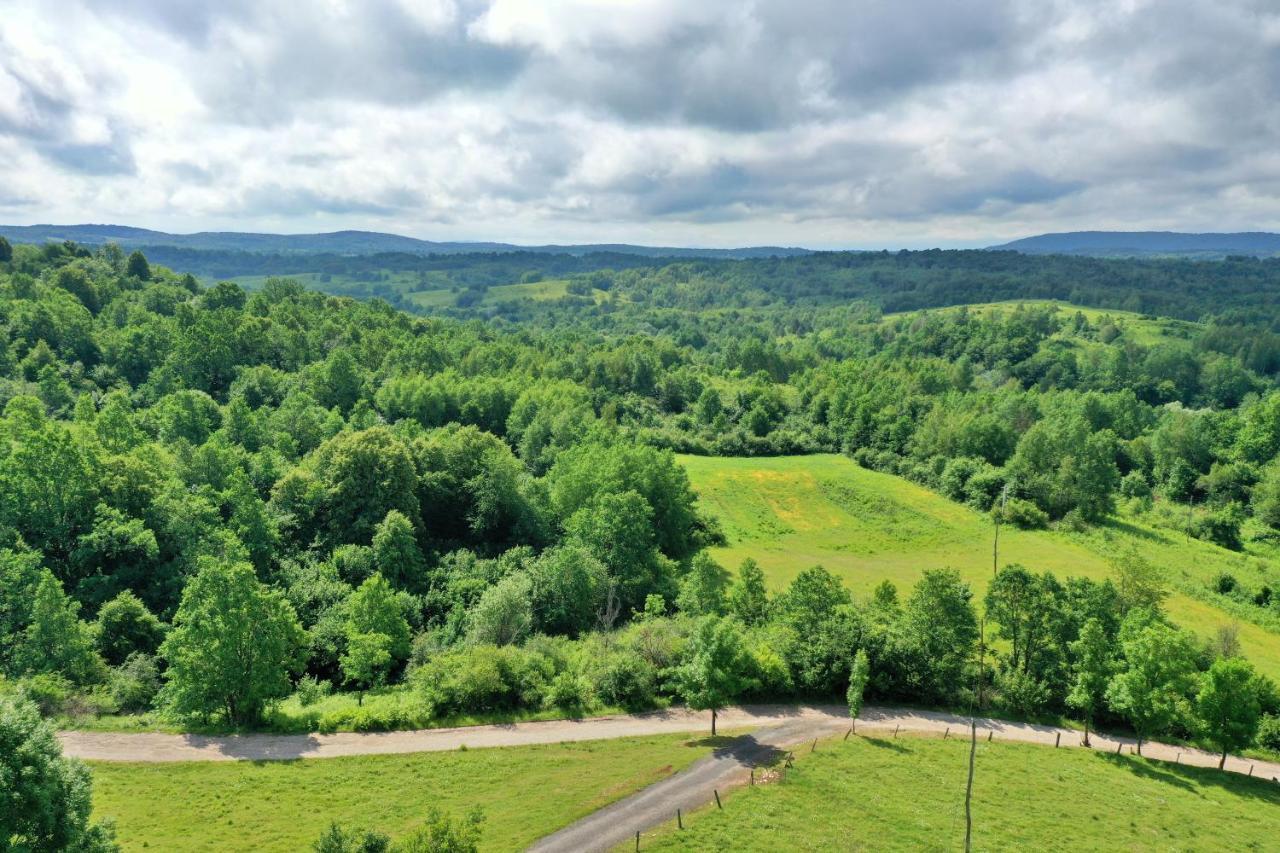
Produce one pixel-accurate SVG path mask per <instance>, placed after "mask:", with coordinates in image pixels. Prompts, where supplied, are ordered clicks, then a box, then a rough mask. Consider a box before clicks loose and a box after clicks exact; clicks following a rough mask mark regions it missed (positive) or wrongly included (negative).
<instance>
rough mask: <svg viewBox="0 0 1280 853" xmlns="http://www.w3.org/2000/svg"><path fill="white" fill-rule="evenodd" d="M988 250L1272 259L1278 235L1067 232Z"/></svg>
mask: <svg viewBox="0 0 1280 853" xmlns="http://www.w3.org/2000/svg"><path fill="white" fill-rule="evenodd" d="M990 248H992V249H1008V250H1013V251H1015V252H1023V253H1025V254H1028V255H1088V256H1091V257H1142V256H1150V255H1176V256H1179V257H1204V258H1223V257H1227V256H1229V255H1255V256H1257V257H1271V256H1274V255H1280V234H1272V233H1269V232H1266V231H1250V232H1244V233H1237V234H1183V233H1179V232H1177V231H1068V232H1065V233H1062V234H1040V235H1038V236H1036V237H1025V238H1023V239H1021V240H1014V241H1013V242H1012V243H1005V244H1003V245H1000V246H991V247H990Z"/></svg>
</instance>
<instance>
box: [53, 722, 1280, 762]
mask: <svg viewBox="0 0 1280 853" xmlns="http://www.w3.org/2000/svg"><path fill="white" fill-rule="evenodd" d="M848 719H849V718H848V716H847V712H845V710H844V709H843V708H841V707H839V706H835V705H818V706H807V705H806V706H797V705H747V706H743V707H739V708H727V709H725V710H724V711H721V712H720V716H719V724H720V726H721V727H722V728H724V729H730V730H732V729H747V728H751V729H760V728H768V727H773V726H780V725H782V724H784V723H795V722H805V723H812V724H814V725H817V726H819V727H823V726H836V725H837V724H840V725H845V726H847V725H848ZM858 725H859V727H860V728H864V727H865V728H867V729H876V730H878V731H879V730H885V731H889V730H892V729H894V728H895V727H897V728H899V729H900V730H901V731H903V732H929V733H938V734H942V733H945V732H946V731H947V730H948V729H950V731H951V735H952V736H953V737H959V736H961V735H963V734H966V733H967V732H968V726H969V718H968V717H961V716H958V715H956V714H945V713H941V712H936V711H912V710H907V709H903V708H882V707H875V706H868V707H867V708H865V709H864V710H863V713H862V716H861V717H859V719H858ZM709 728H710V716H709V715H708V714H707V713H705V712H701V713H699V712H693V711H687V710H684V709H683V708H674V709H671V710H667V711H653V712H650V713H647V714H620V715H617V716H612V717H591V718H587V719H582V720H549V721H546V722H536V723H511V724H505V725H492V726H464V727H461V728H452V729H420V730H417V731H407V732H385V733H358V732H345V733H339V734H328V735H322V734H307V735H231V736H227V737H210V736H205V735H172V734H150V733H136V734H135V733H119V732H78V731H71V732H59V734H58V738H59V740H61V741H62V748H63V751H64V752H65V753H66V754H67V755H69V756H74V757H76V758H83V759H89V760H92V761H140V762H163V761H236V760H241V759H247V760H251V761H269V760H273V759H277V760H287V759H294V758H333V757H336V756H341V755H386V754H393V753H407V752H440V751H447V750H451V749H457V748H458V747H460V746H463V745H464V744H465V745H466V746H467V747H468V748H477V747H487V746H525V745H528V744H536V743H561V742H565V741H580V740H609V739H612V738H620V737H635V736H641V735H656V734H679V733H681V732H699V731H703V732H705V731H706V730H708V729H709ZM978 733H979V737H986V736H987V735H988V734H989V733H990V734H992V735H993V736H994V737H995V738H997V739H999V740H1015V741H1023V742H1027V743H1041V744H1048V745H1050V746H1052V745H1053V744H1054V743H1055V741H1056V740H1057V739H1058V738H1061V745H1062V746H1064V747H1068V746H1080V733H1079V732H1077V731H1073V730H1071V729H1059V728H1055V727H1053V726H1037V725H1032V724H1030V723H1013V722H1006V721H1004V720H993V719H985V718H979V720H978ZM1133 744H1134V740H1133V738H1116V737H1111V736H1101V735H1096V734H1095V735H1094V736H1093V747H1094V749H1098V750H1111V751H1115V749H1116V747H1117V746H1120V747H1121V748H1122V749H1123V750H1124V751H1125V752H1128V751H1129V750H1130V748H1131V747H1132V746H1133ZM1142 752H1143V754H1144V755H1146V756H1148V757H1149V758H1158V759H1162V760H1166V761H1178V762H1180V763H1182V764H1193V765H1197V766H1200V767H1216V766H1217V765H1218V756H1216V755H1214V754H1212V753H1209V752H1205V751H1203V750H1199V749H1188V748H1183V747H1176V746H1169V745H1167V744H1160V743H1154V742H1150V741H1149V742H1147V743H1145V744H1143V747H1142ZM1251 766H1253V775H1255V776H1261V777H1263V778H1266V779H1271V778H1273V777H1274V778H1280V764H1277V763H1274V762H1266V761H1251V760H1249V759H1240V758H1236V757H1234V756H1233V757H1229V758H1228V759H1227V765H1226V769H1227V770H1232V771H1235V772H1237V773H1248V772H1249V768H1250V767H1251Z"/></svg>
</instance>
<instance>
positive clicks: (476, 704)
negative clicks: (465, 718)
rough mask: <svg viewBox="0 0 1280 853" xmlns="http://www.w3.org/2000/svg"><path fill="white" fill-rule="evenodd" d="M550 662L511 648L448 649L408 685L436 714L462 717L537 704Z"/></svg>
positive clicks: (548, 676) (548, 678)
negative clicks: (413, 688) (416, 689)
mask: <svg viewBox="0 0 1280 853" xmlns="http://www.w3.org/2000/svg"><path fill="white" fill-rule="evenodd" d="M554 675H555V665H554V662H553V661H552V660H551V659H549V658H548V657H546V656H544V655H540V654H537V653H536V652H528V651H526V650H525V649H522V648H518V647H516V646H501V647H499V646H492V645H487V644H483V645H476V646H466V647H462V648H456V649H451V650H449V651H447V652H444V653H442V654H439V655H437V656H436V657H434V658H432V659H431V660H430V661H428V662H427V663H426V664H424V665H423V666H421V667H419V668H418V669H417V670H415V671H414V675H413V680H414V683H415V684H416V685H417V687H418V690H419V691H420V692H421V694H422V697H423V699H424V700H425V701H426V702H427V704H428V705H429V706H430V708H431V710H432V712H433V713H435V714H445V715H448V714H465V713H477V712H484V711H498V710H508V709H512V708H517V707H520V706H522V705H531V706H537V705H540V704H542V698H543V694H544V693H545V692H546V689H547V685H548V683H549V682H550V681H551V679H552V678H553V677H554Z"/></svg>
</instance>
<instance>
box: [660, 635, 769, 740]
mask: <svg viewBox="0 0 1280 853" xmlns="http://www.w3.org/2000/svg"><path fill="white" fill-rule="evenodd" d="M685 654H686V658H685V661H684V663H683V664H681V665H680V666H679V667H677V668H676V670H675V679H674V680H675V686H676V691H677V692H678V693H679V694H680V695H681V696H682V697H683V698H684V700H685V702H686V703H688V705H689V707H690V708H693V709H694V710H698V711H706V710H710V711H711V734H712V735H713V736H714V735H715V733H716V717H717V715H718V714H719V712H720V709H721V708H724V707H725V706H726V705H728V704H729V703H730V702H732V701H733V700H734V699H736V698H737V697H738V696H740V695H741V694H742V693H743V691H745V690H747V689H748V688H750V687H751V686H752V684H753V683H754V682H753V681H752V679H751V677H750V675H749V673H750V671H751V655H750V653H749V652H748V651H747V647H746V645H745V643H744V642H743V639H742V631H741V629H739V627H738V625H737V623H736V622H735V621H734V620H733V619H723V618H719V617H716V616H707V617H704V618H703V620H702V621H701V622H699V623H698V627H697V628H696V629H695V630H694V632H693V636H692V637H690V638H689V646H688V648H687V649H686V652H685Z"/></svg>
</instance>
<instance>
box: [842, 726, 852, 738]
mask: <svg viewBox="0 0 1280 853" xmlns="http://www.w3.org/2000/svg"><path fill="white" fill-rule="evenodd" d="M851 734H853V729H852V728H850V729H849V731H847V732H845V733H844V739H845V740H848V739H849V735H851Z"/></svg>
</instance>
